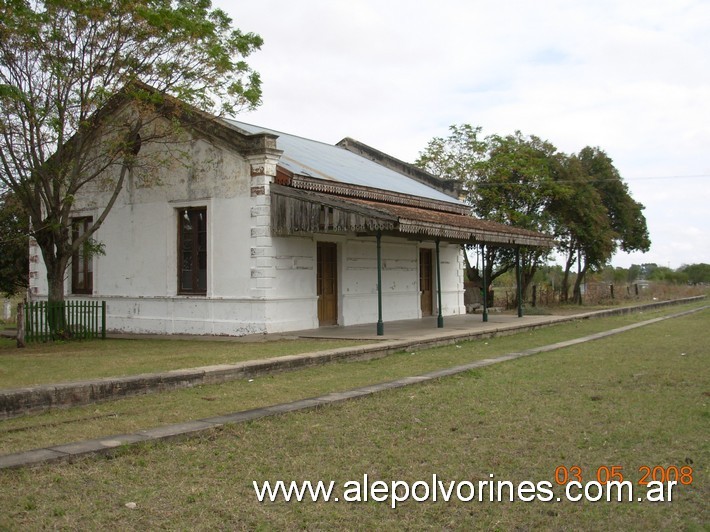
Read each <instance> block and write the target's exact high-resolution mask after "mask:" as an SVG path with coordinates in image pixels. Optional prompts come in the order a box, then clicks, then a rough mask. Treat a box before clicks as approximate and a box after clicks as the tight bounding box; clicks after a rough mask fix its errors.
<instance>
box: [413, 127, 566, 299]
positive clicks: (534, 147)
mask: <svg viewBox="0 0 710 532" xmlns="http://www.w3.org/2000/svg"><path fill="white" fill-rule="evenodd" d="M449 130H450V135H449V137H448V138H440V137H439V138H434V139H432V140H431V141H430V142H429V144H428V146H427V148H426V149H425V150H424V151H423V152H421V153H420V156H419V158H418V159H417V161H416V162H415V164H417V165H418V166H420V167H422V168H424V169H426V170H427V171H429V172H431V173H433V174H435V175H438V176H439V177H442V178H445V179H455V180H458V181H460V182H462V183H463V184H464V189H465V190H466V191H467V197H466V199H467V202H468V203H469V204H470V205H471V206H472V210H473V212H474V214H475V215H476V216H478V217H480V218H483V219H486V220H492V221H495V222H499V223H503V224H508V225H513V226H515V227H520V228H523V229H530V230H534V231H540V232H547V231H549V230H550V229H551V223H552V218H551V216H550V215H549V212H548V206H549V204H550V201H551V198H552V195H553V192H554V188H555V187H556V183H555V180H554V179H553V176H554V174H555V172H556V171H557V170H556V168H557V166H558V164H559V163H558V161H557V155H556V148H555V147H554V146H553V145H552V144H550V143H549V142H547V141H544V140H542V139H540V138H538V137H535V136H529V137H525V136H524V135H523V134H522V133H521V132H520V131H516V132H515V134H513V135H508V136H505V137H502V136H499V135H490V136H488V137H485V138H480V134H481V128H480V127H473V126H471V125H468V124H464V125H461V126H456V125H454V126H451V127H450V128H449ZM548 253H549V250H543V249H539V248H527V249H526V248H523V249H522V250H521V264H522V269H521V273H522V288H523V291H525V288H526V287H527V286H528V285H529V283H530V281H531V280H532V278H533V276H534V274H535V271H536V270H537V268H538V267H539V266H540V265H541V264H543V263H544V261H545V260H546V258H547V255H548ZM464 255H465V256H466V257H467V268H466V269H467V276H468V278H469V279H470V280H471V281H474V282H476V283H478V284H479V285H481V284H482V274H483V272H482V271H480V268H479V266H478V264H476V265H472V264H470V263H469V262H468V256H467V255H466V254H464ZM485 264H486V278H487V281H488V283H492V282H493V280H495V279H496V278H497V277H499V276H500V275H503V274H504V273H505V272H507V271H509V270H511V269H513V268H514V267H515V250H514V249H510V248H503V247H492V246H487V247H486V251H485Z"/></svg>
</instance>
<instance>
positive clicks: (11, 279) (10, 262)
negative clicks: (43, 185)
mask: <svg viewBox="0 0 710 532" xmlns="http://www.w3.org/2000/svg"><path fill="white" fill-rule="evenodd" d="M28 233H29V224H28V220H27V216H26V215H25V212H24V210H23V209H22V206H21V205H20V204H19V203H18V202H17V200H16V198H15V196H14V195H13V194H12V193H11V192H7V193H5V194H2V195H0V235H1V236H0V292H2V293H3V294H5V295H6V296H11V295H14V294H16V293H17V292H19V291H20V290H22V289H25V288H27V282H28V273H29V257H28V250H29V247H28Z"/></svg>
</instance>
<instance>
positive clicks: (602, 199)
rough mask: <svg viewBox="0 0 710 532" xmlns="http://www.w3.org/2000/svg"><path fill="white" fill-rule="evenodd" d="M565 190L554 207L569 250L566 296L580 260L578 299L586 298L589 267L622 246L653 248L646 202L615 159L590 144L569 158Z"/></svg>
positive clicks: (566, 251) (559, 234)
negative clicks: (630, 187)
mask: <svg viewBox="0 0 710 532" xmlns="http://www.w3.org/2000/svg"><path fill="white" fill-rule="evenodd" d="M561 177H562V180H561V181H562V187H561V188H560V189H559V190H561V191H562V192H561V193H560V195H559V196H558V198H557V200H556V201H555V202H554V204H553V207H552V210H553V212H554V216H555V217H556V219H557V224H556V226H557V234H556V236H557V239H558V242H559V249H560V250H561V251H562V252H563V253H564V254H565V256H566V261H565V275H564V278H563V282H562V285H563V286H562V299H563V300H566V298H567V295H568V290H569V277H570V272H571V269H572V267H573V266H574V264H575V263H577V276H576V278H575V283H574V289H573V301H574V302H576V303H580V304H581V303H582V291H581V285H582V283H583V282H584V279H585V275H586V273H587V272H588V271H590V270H595V269H602V268H603V267H604V266H605V265H606V264H607V263H608V262H609V260H610V259H611V257H612V255H613V254H614V253H615V252H616V250H617V249H619V248H620V249H621V250H623V251H627V252H628V251H635V250H638V251H648V249H649V247H650V245H651V242H650V239H649V236H648V229H647V227H646V218H645V217H644V216H643V212H642V211H643V208H644V207H643V205H641V204H640V203H638V202H636V201H634V199H633V198H632V197H631V195H630V193H629V190H628V187H627V185H626V184H625V183H624V182H623V180H622V178H621V176H620V174H619V172H618V170H617V169H616V167H614V165H613V162H612V160H611V159H610V158H609V157H608V156H607V155H606V153H604V152H603V151H602V150H601V149H599V148H590V147H586V148H584V149H582V150H581V151H580V152H579V154H578V155H574V156H570V157H568V158H567V159H566V161H565V171H564V172H563V173H562V174H561Z"/></svg>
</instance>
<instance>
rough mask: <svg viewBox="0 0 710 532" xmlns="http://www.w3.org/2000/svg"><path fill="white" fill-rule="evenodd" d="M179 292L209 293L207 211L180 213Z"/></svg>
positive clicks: (185, 210)
mask: <svg viewBox="0 0 710 532" xmlns="http://www.w3.org/2000/svg"><path fill="white" fill-rule="evenodd" d="M178 214H179V216H178V242H179V244H178V245H179V249H178V256H179V259H178V261H179V266H178V292H179V293H180V294H206V293H207V209H205V208H198V209H195V208H188V209H180V210H179V211H178Z"/></svg>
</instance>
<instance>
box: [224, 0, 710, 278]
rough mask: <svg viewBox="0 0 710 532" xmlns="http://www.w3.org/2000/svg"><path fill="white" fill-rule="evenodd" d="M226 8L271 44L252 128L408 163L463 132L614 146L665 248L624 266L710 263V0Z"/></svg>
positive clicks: (305, 0) (620, 256) (415, 1)
mask: <svg viewBox="0 0 710 532" xmlns="http://www.w3.org/2000/svg"><path fill="white" fill-rule="evenodd" d="M213 3H214V6H215V7H220V8H221V9H223V10H224V11H226V12H227V13H228V14H229V15H230V16H231V18H232V19H233V21H234V25H235V26H236V27H238V28H239V29H241V30H242V31H249V32H254V33H258V34H259V35H261V36H262V37H263V39H264V45H263V46H262V48H261V50H259V51H257V52H256V53H255V54H253V55H251V56H250V57H249V58H248V59H247V62H248V63H249V64H250V66H252V67H253V68H254V69H255V70H257V71H258V72H259V73H260V75H261V78H262V84H263V86H262V89H263V103H262V105H261V106H260V107H259V108H258V109H257V110H256V111H251V112H246V113H242V114H240V115H239V116H238V119H239V120H242V121H244V122H249V123H252V124H256V125H259V126H263V127H267V128H271V129H275V130H278V131H284V132H287V133H291V134H294V135H299V136H302V137H307V138H311V139H315V140H319V141H323V142H327V143H330V144H335V143H336V142H338V141H339V140H341V139H342V138H345V137H352V138H354V139H357V140H359V141H361V142H364V143H365V144H368V145H370V146H372V147H374V148H377V149H379V150H380V151H383V152H385V153H388V154H389V155H392V156H394V157H396V158H398V159H401V160H403V161H406V162H413V161H414V160H415V159H416V158H417V157H418V155H419V153H420V152H421V151H422V150H424V149H425V148H426V146H427V144H428V142H429V141H430V140H431V139H432V138H434V137H446V136H447V135H448V131H449V127H450V126H451V125H453V124H471V125H473V126H480V127H481V128H482V129H483V134H484V135H488V134H499V135H507V134H511V133H514V132H515V131H516V130H519V131H521V132H522V133H523V134H524V135H536V136H538V137H541V138H543V139H545V140H548V141H550V142H551V143H552V144H554V145H555V146H556V147H557V148H558V150H560V151H562V152H565V153H576V152H579V150H581V149H582V148H583V147H585V146H595V147H600V148H601V149H603V150H604V151H605V152H606V153H607V155H609V156H610V157H611V158H612V159H613V161H614V164H615V166H616V167H617V169H618V170H619V171H620V173H621V175H622V177H623V178H624V180H625V181H626V183H627V184H628V186H629V190H630V192H631V195H632V196H633V197H634V199H635V200H636V201H639V202H641V203H642V204H643V205H644V206H645V207H646V208H645V211H644V214H645V216H646V220H647V224H648V229H649V233H650V237H651V242H652V245H651V250H650V251H649V252H647V253H645V254H641V253H631V254H626V253H623V252H619V253H617V254H616V255H615V256H614V257H613V259H612V264H613V265H614V266H620V267H629V266H630V265H631V264H641V263H649V262H653V263H656V264H658V265H659V266H666V267H671V268H674V269H675V268H678V267H680V266H682V265H683V264H693V263H698V262H705V263H710V1H709V0H610V1H609V0H579V1H570V0H559V1H555V0H537V1H534V2H533V1H532V0H528V1H524V0H506V1H504V2H494V1H493V0H437V1H429V0H347V1H346V0H298V1H288V0H258V1H252V2H240V3H236V2H234V1H233V0H231V1H230V0H214V1H213ZM277 142H278V141H277Z"/></svg>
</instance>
